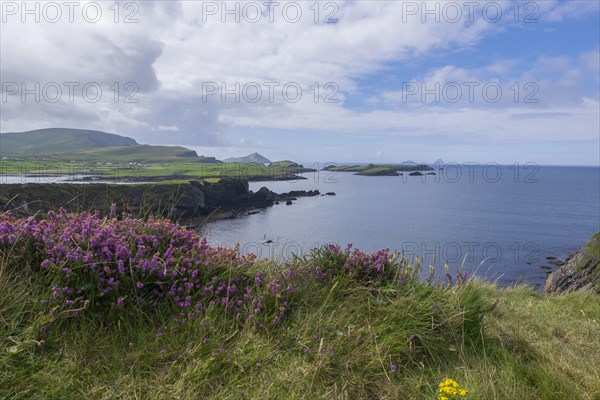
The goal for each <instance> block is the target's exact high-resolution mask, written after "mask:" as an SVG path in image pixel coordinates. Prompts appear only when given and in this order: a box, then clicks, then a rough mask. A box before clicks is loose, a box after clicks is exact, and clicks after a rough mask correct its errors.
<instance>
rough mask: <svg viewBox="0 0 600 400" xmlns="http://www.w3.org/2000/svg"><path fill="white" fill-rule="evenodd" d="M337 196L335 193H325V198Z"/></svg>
mask: <svg viewBox="0 0 600 400" xmlns="http://www.w3.org/2000/svg"><path fill="white" fill-rule="evenodd" d="M335 195H336V194H335V193H333V192H327V193H325V196H335Z"/></svg>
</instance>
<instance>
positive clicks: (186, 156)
mask: <svg viewBox="0 0 600 400" xmlns="http://www.w3.org/2000/svg"><path fill="white" fill-rule="evenodd" d="M62 158H68V159H73V160H77V161H111V162H166V161H177V160H178V161H193V162H194V161H201V160H200V159H198V154H196V152H195V151H193V150H190V149H186V148H185V147H181V146H150V145H147V144H136V145H135V146H116V147H105V148H100V149H89V150H82V151H78V152H73V153H63V154H62ZM205 162H210V161H205ZM213 162H215V161H213Z"/></svg>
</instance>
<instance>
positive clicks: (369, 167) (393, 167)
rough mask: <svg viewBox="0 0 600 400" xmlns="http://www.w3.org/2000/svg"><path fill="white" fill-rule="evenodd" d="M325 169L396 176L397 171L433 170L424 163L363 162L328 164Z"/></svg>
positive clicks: (369, 174) (357, 173) (358, 173)
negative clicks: (362, 163) (359, 163)
mask: <svg viewBox="0 0 600 400" xmlns="http://www.w3.org/2000/svg"><path fill="white" fill-rule="evenodd" d="M325 170H326V171H335V172H355V173H356V174H355V175H364V176H397V175H399V174H398V172H414V171H433V168H431V167H430V166H428V165H426V164H413V163H405V164H364V165H330V166H328V167H326V168H325Z"/></svg>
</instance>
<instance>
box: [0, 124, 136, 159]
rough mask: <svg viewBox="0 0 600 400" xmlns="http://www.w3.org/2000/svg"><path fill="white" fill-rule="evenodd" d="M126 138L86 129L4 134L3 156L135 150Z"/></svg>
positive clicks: (0, 137) (0, 147) (0, 146)
mask: <svg viewBox="0 0 600 400" xmlns="http://www.w3.org/2000/svg"><path fill="white" fill-rule="evenodd" d="M137 144H138V143H137V142H136V141H135V140H134V139H132V138H128V137H125V136H120V135H115V134H113V133H106V132H100V131H91V130H84V129H66V128H50V129H38V130H34V131H27V132H11V133H0V153H1V154H2V155H6V154H21V155H27V154H32V155H35V154H55V153H70V152H76V151H81V150H85V149H97V148H103V147H116V146H135V145H137Z"/></svg>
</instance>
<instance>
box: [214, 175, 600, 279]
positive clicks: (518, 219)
mask: <svg viewBox="0 0 600 400" xmlns="http://www.w3.org/2000/svg"><path fill="white" fill-rule="evenodd" d="M436 172H437V174H436V175H435V176H423V177H409V176H406V175H404V176H398V177H362V176H356V175H353V174H352V173H335V174H332V173H329V172H326V171H320V172H319V173H318V174H305V175H304V176H305V177H307V178H309V179H307V180H298V181H295V182H255V183H251V184H250V188H251V189H252V190H254V191H256V190H258V189H259V188H260V187H262V186H266V187H268V188H269V189H271V190H273V191H275V192H278V193H280V192H288V191H291V190H312V189H318V190H319V191H320V192H321V193H326V192H335V193H336V196H323V197H321V196H319V197H312V198H299V199H298V200H297V201H295V202H294V204H293V205H292V206H286V205H284V204H281V205H276V206H274V207H271V208H268V209H265V210H261V211H260V213H258V214H255V215H249V216H245V217H241V218H238V219H233V220H225V221H217V222H214V223H210V224H207V225H206V226H204V227H203V228H202V233H203V234H204V235H206V236H207V237H208V239H209V242H210V243H212V244H222V245H227V246H232V245H235V244H238V243H239V245H240V249H241V251H242V252H253V253H256V254H257V255H259V256H260V257H275V258H278V257H279V258H283V259H286V258H288V257H290V255H291V253H297V254H307V253H308V251H309V250H310V249H311V248H313V247H316V246H319V245H322V244H326V243H332V242H334V243H337V244H339V245H341V246H344V245H345V244H347V243H352V244H353V245H354V247H357V248H360V249H362V250H366V251H375V250H377V249H380V248H389V249H392V250H397V251H404V252H405V255H408V256H419V257H420V258H422V259H423V258H424V259H425V260H426V262H427V263H429V262H431V261H433V257H434V254H436V258H437V261H436V266H437V268H438V271H440V272H441V271H443V263H444V261H445V260H448V261H449V263H450V266H451V269H453V270H456V269H457V268H459V267H460V266H461V265H463V269H464V270H467V271H471V272H473V271H476V273H477V274H478V275H479V276H483V277H486V278H488V279H494V280H498V282H499V283H501V284H512V283H514V282H516V281H523V280H525V281H527V282H529V283H532V284H543V282H544V280H545V278H546V273H545V271H546V270H545V269H543V268H542V266H550V267H552V270H555V269H556V267H554V266H552V265H551V264H549V263H548V262H547V260H546V257H548V256H554V257H558V258H563V259H564V258H565V257H566V256H567V255H568V254H570V253H571V252H574V251H576V250H577V249H579V248H580V247H581V246H582V245H583V244H584V243H585V242H586V241H587V240H588V239H589V238H590V237H591V236H592V235H593V234H594V233H596V232H597V231H599V230H600V168H596V167H534V166H523V165H521V166H519V167H515V166H503V167H489V168H487V169H486V168H483V167H474V166H464V165H462V166H458V165H454V166H447V167H446V168H445V169H444V170H443V171H436ZM268 240H271V241H272V243H265V242H267V241H268Z"/></svg>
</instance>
